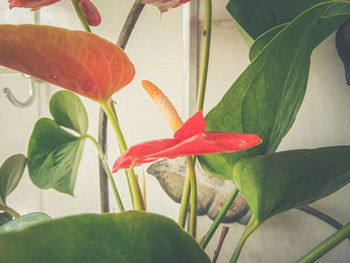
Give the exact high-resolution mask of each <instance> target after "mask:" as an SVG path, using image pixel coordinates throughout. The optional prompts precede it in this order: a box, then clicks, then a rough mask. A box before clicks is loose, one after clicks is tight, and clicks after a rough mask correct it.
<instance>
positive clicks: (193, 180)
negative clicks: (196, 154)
mask: <svg viewBox="0 0 350 263" xmlns="http://www.w3.org/2000/svg"><path fill="white" fill-rule="evenodd" d="M186 159H187V168H188V170H189V172H188V174H189V177H190V183H191V217H190V235H191V236H193V237H196V225H197V181H196V173H195V170H194V164H193V159H192V156H187V157H186Z"/></svg>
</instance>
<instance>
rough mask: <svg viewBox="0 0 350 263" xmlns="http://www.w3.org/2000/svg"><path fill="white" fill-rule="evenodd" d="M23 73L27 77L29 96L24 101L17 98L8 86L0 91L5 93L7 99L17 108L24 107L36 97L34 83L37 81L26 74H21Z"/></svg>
mask: <svg viewBox="0 0 350 263" xmlns="http://www.w3.org/2000/svg"><path fill="white" fill-rule="evenodd" d="M23 75H24V76H25V77H26V78H28V79H29V98H28V99H27V100H26V101H23V102H22V101H20V100H18V99H17V98H16V97H15V95H14V94H13V93H12V92H11V90H10V89H9V88H3V89H2V91H3V92H4V93H5V95H6V97H7V98H8V99H9V101H10V102H11V103H12V104H13V105H15V106H17V107H19V108H26V107H28V106H30V105H31V104H32V103H33V101H34V99H35V97H36V85H37V83H38V82H37V81H36V80H35V79H34V78H32V77H30V76H28V75H25V74H23Z"/></svg>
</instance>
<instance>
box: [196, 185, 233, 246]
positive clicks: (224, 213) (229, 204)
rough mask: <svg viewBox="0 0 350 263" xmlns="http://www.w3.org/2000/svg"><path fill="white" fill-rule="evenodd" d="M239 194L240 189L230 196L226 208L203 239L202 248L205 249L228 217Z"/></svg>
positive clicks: (221, 211)
mask: <svg viewBox="0 0 350 263" xmlns="http://www.w3.org/2000/svg"><path fill="white" fill-rule="evenodd" d="M237 194H238V189H237V188H235V189H234V190H233V192H232V194H231V195H230V197H229V198H228V199H227V201H226V203H225V204H224V206H223V207H222V208H221V210H220V213H219V214H218V215H217V217H216V218H215V220H214V222H213V224H212V225H211V226H210V229H209V230H208V232H207V234H206V235H205V237H204V238H203V240H202V242H201V247H202V248H203V249H205V248H206V247H207V245H208V243H209V241H210V239H211V238H212V237H213V235H214V233H215V231H216V229H217V228H218V226H219V225H220V222H221V220H222V219H223V218H224V216H225V215H226V213H227V211H228V209H229V208H230V206H231V205H232V203H233V201H234V200H235V198H236V196H237Z"/></svg>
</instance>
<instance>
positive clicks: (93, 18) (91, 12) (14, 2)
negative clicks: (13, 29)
mask: <svg viewBox="0 0 350 263" xmlns="http://www.w3.org/2000/svg"><path fill="white" fill-rule="evenodd" d="M59 1H61V0H8V2H9V6H10V8H13V7H26V8H31V9H32V11H36V10H39V9H40V8H41V7H44V6H48V5H52V4H54V3H56V2H59ZM76 1H77V3H78V4H79V6H80V8H81V11H82V13H83V14H84V16H85V18H86V21H87V22H88V23H89V25H90V26H98V25H99V24H100V23H101V15H100V13H99V12H98V10H97V8H96V7H95V6H94V4H93V3H91V1H90V0H76Z"/></svg>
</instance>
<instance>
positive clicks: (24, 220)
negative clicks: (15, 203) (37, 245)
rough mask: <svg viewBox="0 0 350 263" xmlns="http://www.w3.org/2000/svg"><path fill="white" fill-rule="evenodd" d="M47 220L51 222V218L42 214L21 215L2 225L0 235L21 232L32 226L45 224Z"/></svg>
mask: <svg viewBox="0 0 350 263" xmlns="http://www.w3.org/2000/svg"><path fill="white" fill-rule="evenodd" d="M48 220H51V217H49V216H48V215H47V214H44V213H31V214H27V215H23V216H20V217H17V218H15V219H13V220H11V221H9V222H7V223H6V224H4V225H2V226H1V227H0V233H4V232H11V231H15V230H22V229H25V228H28V227H30V226H32V225H35V224H38V223H42V222H46V221H48Z"/></svg>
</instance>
